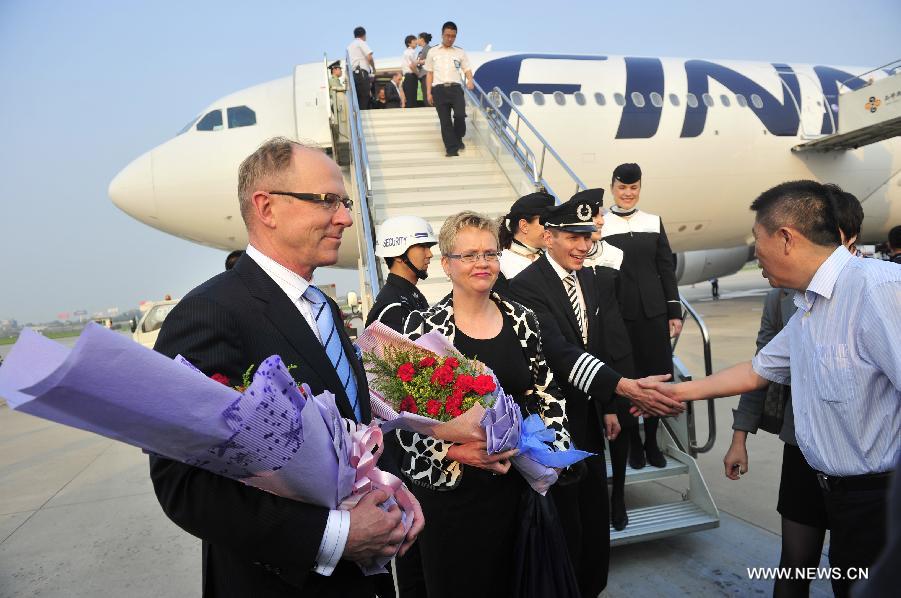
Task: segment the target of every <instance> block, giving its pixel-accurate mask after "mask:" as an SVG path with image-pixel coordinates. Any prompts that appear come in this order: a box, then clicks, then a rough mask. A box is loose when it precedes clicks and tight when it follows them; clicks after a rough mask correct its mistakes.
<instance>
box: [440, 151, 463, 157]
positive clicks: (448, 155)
mask: <svg viewBox="0 0 901 598" xmlns="http://www.w3.org/2000/svg"><path fill="white" fill-rule="evenodd" d="M444 155H445V156H446V157H448V158H453V157H454V156H459V155H460V154H458V153H457V150H447V153H446V154H444Z"/></svg>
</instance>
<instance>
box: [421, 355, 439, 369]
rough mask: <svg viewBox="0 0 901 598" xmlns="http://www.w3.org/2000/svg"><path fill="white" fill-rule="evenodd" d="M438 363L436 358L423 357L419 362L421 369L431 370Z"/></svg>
mask: <svg viewBox="0 0 901 598" xmlns="http://www.w3.org/2000/svg"><path fill="white" fill-rule="evenodd" d="M436 363H438V362H437V361H436V360H435V358H434V357H423V358H422V359H420V360H419V367H421V368H430V367H432V366H433V365H435V364H436Z"/></svg>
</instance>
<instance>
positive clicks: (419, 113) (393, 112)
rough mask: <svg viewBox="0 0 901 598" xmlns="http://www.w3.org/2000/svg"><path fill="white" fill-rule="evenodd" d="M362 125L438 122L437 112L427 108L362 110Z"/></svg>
mask: <svg viewBox="0 0 901 598" xmlns="http://www.w3.org/2000/svg"><path fill="white" fill-rule="evenodd" d="M360 116H361V117H363V118H362V120H363V124H368V123H384V122H397V121H399V122H416V121H423V120H435V121H437V120H438V112H437V111H436V110H435V109H433V108H429V109H427V110H421V109H419V108H410V109H388V110H363V111H362V112H360Z"/></svg>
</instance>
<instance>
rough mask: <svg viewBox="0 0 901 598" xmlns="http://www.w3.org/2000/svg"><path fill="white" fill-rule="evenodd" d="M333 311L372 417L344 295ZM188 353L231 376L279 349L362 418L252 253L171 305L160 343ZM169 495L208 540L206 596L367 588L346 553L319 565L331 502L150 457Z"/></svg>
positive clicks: (349, 414) (169, 504)
mask: <svg viewBox="0 0 901 598" xmlns="http://www.w3.org/2000/svg"><path fill="white" fill-rule="evenodd" d="M328 304H329V306H330V307H331V309H332V317H333V318H334V321H335V322H338V323H339V325H338V334H339V335H340V337H341V343H342V345H343V346H344V351H345V353H346V355H348V356H349V357H350V361H351V363H352V364H353V369H354V373H355V375H356V380H357V401H358V403H359V405H360V410H361V414H362V418H363V421H364V422H369V420H370V418H371V415H370V408H369V390H368V386H367V384H366V375H365V372H364V371H363V368H362V365H361V364H360V361H359V360H358V359H356V358H355V352H354V347H353V346H352V344H351V342H350V339H349V338H348V336H347V333H346V332H345V331H344V328H343V326H341V325H340V322H341V317H340V314H339V312H338V307H337V305H336V304H335V303H334V302H333V301H332V300H331V299H329V300H328ZM154 348H155V349H156V350H157V351H159V352H160V353H162V354H164V355H167V356H169V357H174V356H175V355H177V354H179V353H180V354H181V355H183V356H184V357H185V358H187V359H188V360H189V361H190V362H191V363H192V364H194V365H195V366H196V367H197V368H198V369H200V371H202V372H203V373H204V374H207V375H208V376H209V375H213V374H216V373H219V374H224V375H225V376H228V378H229V380H230V381H231V382H232V383H233V384H237V383H239V382H240V380H241V376H242V374H243V373H244V371H245V370H247V368H248V367H249V366H251V365H258V364H260V363H262V362H263V360H264V359H266V358H267V357H269V356H270V355H280V356H281V357H282V359H283V360H284V362H285V363H286V364H289V365H292V364H293V365H297V366H298V367H297V369H295V370H293V372H292V374H293V375H294V377H295V379H297V380H299V381H303V382H306V383H307V384H309V385H310V388H311V389H312V391H313V392H314V393H320V392H322V391H325V390H328V391H331V392H332V393H334V394H335V402H336V404H337V406H338V409H339V410H340V412H341V414H342V416H344V417H346V418H350V419H356V418H355V416H354V412H353V409H352V408H351V405H350V402H349V401H348V398H347V394H346V392H345V390H344V386H343V385H342V384H341V381H340V380H338V375H337V373H336V372H335V369H334V367H332V364H331V362H330V361H329V358H328V356H327V355H326V353H325V350H324V349H323V347H322V345H321V344H320V342H319V340H318V339H317V338H316V335H315V334H314V332H313V331H312V330H311V329H310V327H309V325H308V324H307V323H306V320H304V318H303V316H302V315H301V314H300V313H299V312H298V310H297V307H296V306H295V305H294V304H293V303H292V302H291V300H290V299H289V298H288V296H287V295H286V294H285V293H284V292H283V291H282V290H281V288H279V287H278V285H276V284H275V282H273V281H272V279H271V278H269V276H268V275H267V274H266V273H265V272H264V271H263V269H262V268H260V266H259V265H257V263H256V262H255V261H253V259H252V258H250V257H249V256H247V255H244V256H242V257H241V259H239V260H238V262H237V264H235V267H234V268H233V269H232V270H228V271H226V272H223V273H222V274H219V275H218V276H215V277H213V278H211V279H210V280H208V281H207V282H205V283H203V284H202V285H200V286H199V287H197V288H195V289H194V290H193V291H191V292H190V293H188V295H186V296H185V298H184V299H182V300H181V301H180V302H179V303H178V305H176V307H175V308H174V309H173V310H172V312H171V313H170V314H169V316H168V317H167V318H166V321H165V323H164V324H163V327H162V330H160V335H159V339H158V340H157V342H156V346H155V347H154ZM150 476H151V479H152V480H153V485H154V489H155V490H156V495H157V498H158V499H159V502H160V505H161V506H162V507H163V511H165V513H166V515H168V516H169V518H170V519H171V520H172V521H173V522H175V523H176V524H177V525H178V526H179V527H181V528H182V529H184V530H185V531H187V532H188V533H190V534H192V535H194V536H197V537H199V538H201V539H202V540H203V595H204V596H273V597H275V596H366V595H371V584H372V581H371V578H366V577H363V576H362V573H361V572H360V570H359V568H358V567H357V566H356V565H355V564H353V563H351V562H349V561H341V562H340V564H339V565H338V567H337V568H336V569H335V571H334V572H333V574H332V575H331V576H330V577H323V576H320V575H317V574H315V573H313V572H312V569H313V567H314V566H315V563H314V559H315V558H316V554H317V553H318V551H319V544H320V542H321V541H322V535H323V532H324V530H325V524H326V519H327V517H328V509H327V508H325V507H318V506H312V505H308V504H304V503H301V502H296V501H293V500H288V499H286V498H281V497H278V496H275V495H273V494H269V493H268V492H264V491H262V490H257V489H256V488H252V487H250V486H246V485H244V484H242V483H241V482H238V481H235V480H231V479H228V478H225V477H221V476H218V475H215V474H213V473H210V472H208V471H205V470H203V469H198V468H196V467H191V466H188V465H185V464H183V463H179V462H176V461H171V460H169V459H165V458H163V457H160V456H151V457H150Z"/></svg>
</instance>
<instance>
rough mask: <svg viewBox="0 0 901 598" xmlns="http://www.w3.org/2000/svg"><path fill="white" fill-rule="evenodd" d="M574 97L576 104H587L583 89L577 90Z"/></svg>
mask: <svg viewBox="0 0 901 598" xmlns="http://www.w3.org/2000/svg"><path fill="white" fill-rule="evenodd" d="M573 99H574V100H575V101H576V104H578V105H579V106H584V105H585V94H584V93H582V92H581V91H577V92H576V93H574V94H573Z"/></svg>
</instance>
